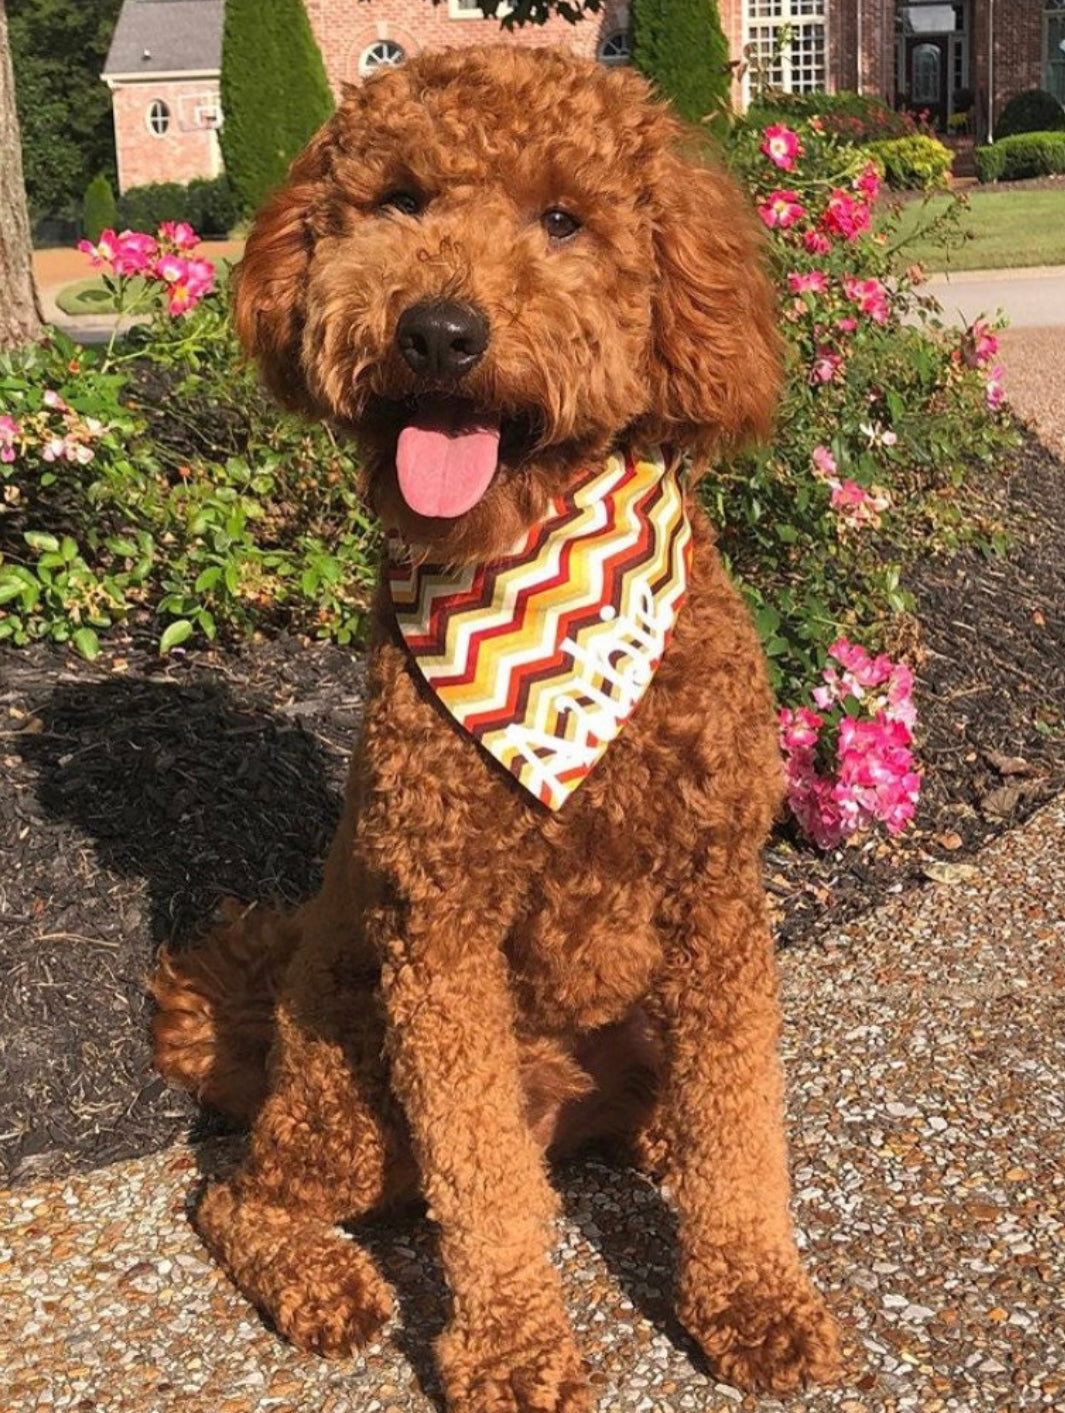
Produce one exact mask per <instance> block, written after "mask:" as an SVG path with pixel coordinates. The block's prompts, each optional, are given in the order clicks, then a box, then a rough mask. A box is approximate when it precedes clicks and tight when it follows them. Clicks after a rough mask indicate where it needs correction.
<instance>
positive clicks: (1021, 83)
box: [972, 0, 1044, 135]
mask: <svg viewBox="0 0 1065 1413" xmlns="http://www.w3.org/2000/svg"><path fill="white" fill-rule="evenodd" d="M973 9H974V15H973V34H972V73H973V86H974V89H975V90H976V102H977V113H978V118H979V122H980V130H981V135H983V133H985V132H986V130H987V113H988V107H989V99H990V96H991V94H992V92H993V95H994V115H995V117H996V118H997V117H998V115H999V114H1000V113H1001V112H1002V109H1003V108H1004V107H1005V106H1006V103H1007V101H1008V100H1009V99H1010V98H1011V97H1012V96H1013V95H1014V94H1015V93H1019V92H1021V90H1022V89H1025V88H1042V87H1043V77H1044V75H1043V11H1044V5H1043V0H996V3H995V6H994V11H995V14H994V65H993V66H990V65H989V64H988V55H989V52H990V45H989V33H988V31H989V21H990V16H989V10H990V6H989V0H973Z"/></svg>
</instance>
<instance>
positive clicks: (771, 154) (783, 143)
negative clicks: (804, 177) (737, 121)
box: [761, 123, 802, 172]
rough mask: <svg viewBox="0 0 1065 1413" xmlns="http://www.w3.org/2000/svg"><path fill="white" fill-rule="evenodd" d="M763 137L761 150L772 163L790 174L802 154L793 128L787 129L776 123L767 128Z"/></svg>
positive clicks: (797, 136) (800, 145)
mask: <svg viewBox="0 0 1065 1413" xmlns="http://www.w3.org/2000/svg"><path fill="white" fill-rule="evenodd" d="M762 137H763V142H762V148H761V150H762V151H763V152H764V153H765V155H766V156H767V157H768V158H769V160H770V162H772V163H773V165H774V166H776V167H780V168H781V169H782V170H783V171H785V172H790V171H791V170H792V168H793V167H794V166H795V164H796V162H797V160H798V158H799V156H800V154H801V153H802V144H801V143H800V141H799V135H798V133H796V132H792V130H791V128H788V127H785V126H784V124H783V123H774V125H773V126H772V127H768V128H766V130H765V132H764V133H763V134H762Z"/></svg>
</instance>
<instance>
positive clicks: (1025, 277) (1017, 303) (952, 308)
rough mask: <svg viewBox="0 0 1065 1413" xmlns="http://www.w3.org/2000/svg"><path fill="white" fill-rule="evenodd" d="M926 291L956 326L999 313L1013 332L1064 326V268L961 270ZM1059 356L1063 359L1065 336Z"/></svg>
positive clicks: (932, 281) (934, 281) (936, 278)
mask: <svg viewBox="0 0 1065 1413" xmlns="http://www.w3.org/2000/svg"><path fill="white" fill-rule="evenodd" d="M928 289H929V290H930V292H931V293H932V294H934V295H935V296H936V298H937V299H938V300H939V302H940V303H941V304H942V305H943V309H944V311H945V313H946V315H947V317H948V318H950V319H952V320H954V321H955V322H957V323H965V324H971V323H972V321H973V320H974V319H975V318H977V316H978V315H980V314H994V313H995V312H996V311H997V310H999V309H1001V310H1002V312H1003V313H1004V314H1006V315H1007V317H1008V318H1009V321H1010V324H1011V325H1012V326H1013V327H1014V328H1016V329H1036V328H1047V327H1052V326H1055V325H1062V326H1065V266H1060V265H1056V266H1047V267H1040V268H1035V269H1030V270H960V271H958V272H957V273H955V274H949V275H933V276H932V278H931V279H930V280H929V282H928ZM1060 355H1065V334H1063V335H1062V345H1061V348H1060V350H1059V356H1060Z"/></svg>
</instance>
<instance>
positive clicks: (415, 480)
mask: <svg viewBox="0 0 1065 1413" xmlns="http://www.w3.org/2000/svg"><path fill="white" fill-rule="evenodd" d="M498 463H499V427H498V426H495V427H491V426H488V427H469V426H467V427H465V428H463V429H461V430H459V429H456V428H452V427H450V426H449V425H448V419H447V417H446V416H442V415H440V414H436V415H432V414H430V415H425V416H422V417H420V418H419V419H418V421H416V422H412V423H411V424H410V426H408V427H404V428H403V430H402V432H400V434H399V442H398V444H397V446H396V471H397V472H398V474H399V489H400V491H401V492H402V494H403V499H404V500H405V501H406V502H407V504H408V505H409V506H410V508H411V510H413V511H414V512H415V514H416V515H425V516H427V517H429V518H441V519H446V520H453V519H454V518H455V517H456V516H458V515H464V514H465V513H466V511H467V510H469V509H470V508H471V507H472V506H475V505H476V504H477V502H478V501H479V500H480V499H481V497H482V496H483V495H484V493H485V491H486V490H487V489H488V486H489V484H490V482H491V480H492V477H493V476H494V475H495V472H496V466H497V465H498Z"/></svg>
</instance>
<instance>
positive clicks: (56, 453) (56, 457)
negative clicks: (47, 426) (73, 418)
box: [41, 437, 67, 461]
mask: <svg viewBox="0 0 1065 1413" xmlns="http://www.w3.org/2000/svg"><path fill="white" fill-rule="evenodd" d="M66 454H67V444H66V442H65V441H64V440H63V438H62V437H49V438H48V440H47V441H46V442H45V443H44V445H43V446H42V447H41V456H42V457H43V459H44V460H45V461H60V460H62V459H63V458H64V457H65V456H66Z"/></svg>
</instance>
